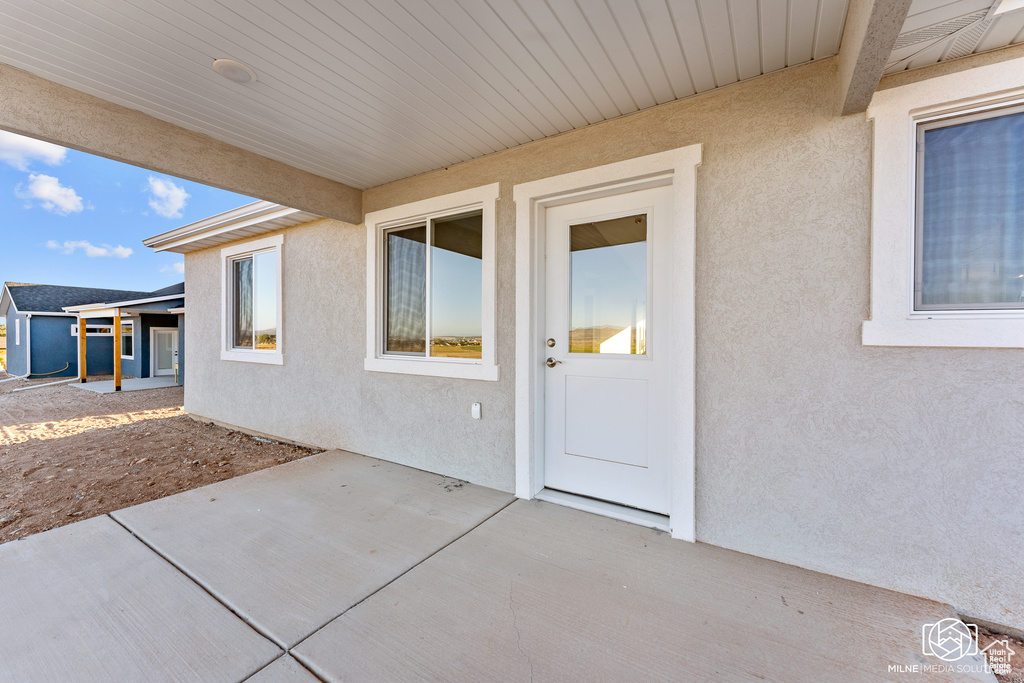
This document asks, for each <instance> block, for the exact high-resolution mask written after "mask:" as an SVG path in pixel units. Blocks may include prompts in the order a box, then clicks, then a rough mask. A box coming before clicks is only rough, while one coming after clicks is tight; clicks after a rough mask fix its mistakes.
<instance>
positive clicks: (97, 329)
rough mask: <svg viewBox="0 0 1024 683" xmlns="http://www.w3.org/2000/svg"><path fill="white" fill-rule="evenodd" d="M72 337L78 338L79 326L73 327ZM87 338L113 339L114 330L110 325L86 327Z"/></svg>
mask: <svg viewBox="0 0 1024 683" xmlns="http://www.w3.org/2000/svg"><path fill="white" fill-rule="evenodd" d="M71 336H72V337H77V336H78V325H72V326H71ZM85 336H86V337H113V336H114V328H113V327H111V326H110V325H89V324H86V326H85Z"/></svg>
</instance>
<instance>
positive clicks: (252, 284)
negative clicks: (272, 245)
mask: <svg viewBox="0 0 1024 683" xmlns="http://www.w3.org/2000/svg"><path fill="white" fill-rule="evenodd" d="M232 271H233V278H232V279H233V283H232V288H233V290H234V294H233V304H234V306H233V309H232V313H233V320H232V337H233V339H232V343H233V346H234V347H235V348H242V349H252V348H256V349H258V350H262V351H273V350H275V349H276V348H277V252H276V251H264V252H260V253H258V254H254V255H252V256H249V257H246V258H241V259H236V260H235V261H233V262H232Z"/></svg>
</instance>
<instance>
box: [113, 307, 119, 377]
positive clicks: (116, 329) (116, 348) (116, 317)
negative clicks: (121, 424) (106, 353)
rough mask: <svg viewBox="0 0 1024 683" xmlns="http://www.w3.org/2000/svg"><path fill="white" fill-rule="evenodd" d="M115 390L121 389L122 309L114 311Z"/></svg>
mask: <svg viewBox="0 0 1024 683" xmlns="http://www.w3.org/2000/svg"><path fill="white" fill-rule="evenodd" d="M114 391H121V309H120V308H118V309H117V310H116V311H114Z"/></svg>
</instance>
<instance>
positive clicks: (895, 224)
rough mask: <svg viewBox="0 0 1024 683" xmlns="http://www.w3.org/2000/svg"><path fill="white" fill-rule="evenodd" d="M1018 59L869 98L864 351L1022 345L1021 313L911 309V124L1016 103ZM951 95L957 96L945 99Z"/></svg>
mask: <svg viewBox="0 0 1024 683" xmlns="http://www.w3.org/2000/svg"><path fill="white" fill-rule="evenodd" d="M1022 65H1024V59H1015V60H1009V61H1006V62H1002V63H999V64H991V65H988V66H984V67H979V68H976V69H970V70H968V71H964V72H960V73H954V74H947V75H944V76H939V77H936V78H932V79H928V80H924V81H920V82H917V83H910V84H907V85H904V86H900V87H896V88H891V89H887V90H880V91H878V92H876V93H875V95H874V98H873V99H872V101H871V106H870V107H869V108H868V112H867V116H868V118H869V119H870V120H872V121H873V123H874V131H873V150H872V151H873V155H872V156H873V164H872V165H873V178H872V200H871V295H870V296H871V319H870V320H866V321H864V323H863V326H862V333H861V334H862V336H861V341H862V344H863V345H864V346H924V347H968V348H969V347H976V348H1024V309H957V310H915V307H914V283H915V259H916V254H915V236H916V231H917V220H916V216H917V196H918V195H917V182H918V176H917V135H918V126H919V125H920V124H923V123H929V122H931V121H937V120H942V119H949V118H955V117H960V116H966V115H969V114H974V113H979V112H984V111H989V110H992V109H1002V108H1006V107H1009V106H1012V105H1014V104H1020V103H1024V88H1022V87H1020V76H1019V74H1020V69H1021V67H1022ZM953 93H955V94H956V95H957V96H959V99H956V100H950V99H948V98H949V97H950V95H951V94H953Z"/></svg>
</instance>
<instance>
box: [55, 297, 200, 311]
mask: <svg viewBox="0 0 1024 683" xmlns="http://www.w3.org/2000/svg"><path fill="white" fill-rule="evenodd" d="M184 298H185V295H184V294H166V295H164V296H154V297H151V298H149V299H131V300H129V301H108V302H105V303H102V304H83V305H81V306H63V307H62V308H63V309H64V310H65V311H67V312H68V313H92V312H93V311H98V310H102V309H108V308H124V307H126V306H137V305H139V304H152V303H156V302H158V301H173V300H174V299H184Z"/></svg>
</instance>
